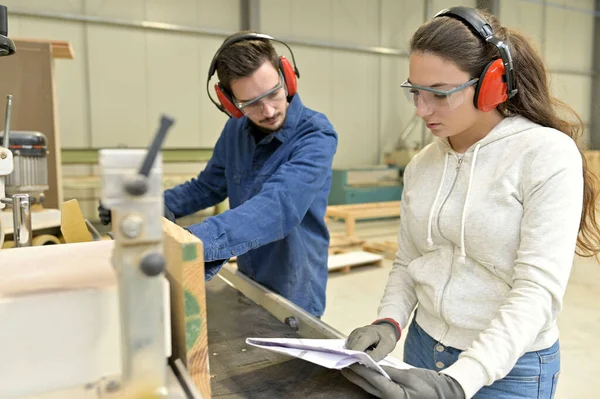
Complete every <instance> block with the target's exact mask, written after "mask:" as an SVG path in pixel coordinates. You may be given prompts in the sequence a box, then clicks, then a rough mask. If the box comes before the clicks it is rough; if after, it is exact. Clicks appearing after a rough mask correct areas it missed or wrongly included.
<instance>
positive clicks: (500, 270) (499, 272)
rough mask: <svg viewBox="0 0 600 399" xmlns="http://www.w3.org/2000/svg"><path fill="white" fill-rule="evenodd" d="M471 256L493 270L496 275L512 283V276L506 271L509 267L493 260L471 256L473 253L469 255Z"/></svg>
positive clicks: (507, 282) (509, 283)
mask: <svg viewBox="0 0 600 399" xmlns="http://www.w3.org/2000/svg"><path fill="white" fill-rule="evenodd" d="M469 257H470V258H471V259H473V260H474V261H475V262H477V263H479V264H480V265H481V266H483V267H485V268H486V269H488V270H489V271H490V272H492V273H493V274H494V275H495V276H497V277H498V278H500V279H501V280H502V281H504V282H505V283H506V284H508V285H511V282H512V279H511V278H510V275H509V274H508V273H507V272H506V269H508V268H507V267H502V266H499V265H496V264H494V263H492V262H487V261H485V260H482V259H478V258H475V257H474V256H471V255H469Z"/></svg>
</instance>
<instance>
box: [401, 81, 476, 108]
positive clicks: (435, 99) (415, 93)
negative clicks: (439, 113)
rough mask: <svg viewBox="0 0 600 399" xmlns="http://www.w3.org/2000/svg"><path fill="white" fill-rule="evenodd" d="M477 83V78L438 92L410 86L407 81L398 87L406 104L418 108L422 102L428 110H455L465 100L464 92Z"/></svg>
mask: <svg viewBox="0 0 600 399" xmlns="http://www.w3.org/2000/svg"><path fill="white" fill-rule="evenodd" d="M478 81H479V78H475V79H471V80H469V81H468V82H467V83H465V84H462V85H460V86H457V87H455V88H453V89H450V90H439V89H435V88H433V87H428V86H417V85H413V84H411V83H410V82H409V81H408V80H407V81H406V82H404V83H402V84H401V85H400V87H402V91H403V92H404V95H405V96H406V98H407V99H408V102H409V103H411V104H412V105H414V106H415V107H419V103H420V102H423V103H424V104H425V105H426V106H427V107H428V108H430V109H431V108H438V109H439V108H442V107H448V108H450V109H455V108H457V107H458V106H459V105H461V104H462V103H463V102H464V100H465V92H464V90H465V89H466V88H467V87H471V86H473V85H474V84H475V83H477V82H478Z"/></svg>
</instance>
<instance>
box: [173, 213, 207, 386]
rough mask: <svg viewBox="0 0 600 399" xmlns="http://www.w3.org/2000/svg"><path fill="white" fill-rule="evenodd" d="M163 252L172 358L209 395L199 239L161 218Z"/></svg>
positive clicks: (202, 260) (201, 254) (200, 242)
mask: <svg viewBox="0 0 600 399" xmlns="http://www.w3.org/2000/svg"><path fill="white" fill-rule="evenodd" d="M163 232H164V253H165V256H166V258H167V273H166V275H167V278H168V280H169V283H170V286H171V327H172V328H171V331H172V337H173V360H175V359H181V360H182V361H183V362H184V364H185V365H186V367H187V369H188V372H189V374H190V376H191V377H192V380H193V381H194V383H195V384H196V387H197V388H198V390H199V391H200V393H201V394H202V396H203V397H205V398H209V397H210V376H209V370H208V330H207V328H206V294H205V289H204V247H203V245H202V241H200V240H199V239H198V238H197V237H196V236H194V235H193V234H190V233H189V232H188V231H186V230H184V229H182V228H181V227H179V226H178V225H176V224H174V223H171V222H170V221H168V220H167V219H163Z"/></svg>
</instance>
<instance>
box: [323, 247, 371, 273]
mask: <svg viewBox="0 0 600 399" xmlns="http://www.w3.org/2000/svg"><path fill="white" fill-rule="evenodd" d="M382 260H383V256H381V255H377V254H372V253H370V252H365V251H352V252H346V253H342V254H336V255H330V256H329V259H328V260H327V268H328V269H329V271H332V270H339V269H341V270H342V271H343V272H344V273H348V272H349V271H350V269H351V268H352V267H355V266H363V265H377V266H381V261H382Z"/></svg>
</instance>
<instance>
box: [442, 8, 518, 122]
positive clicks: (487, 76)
mask: <svg viewBox="0 0 600 399" xmlns="http://www.w3.org/2000/svg"><path fill="white" fill-rule="evenodd" d="M444 16H445V17H450V18H454V19H457V20H459V21H461V22H462V23H463V24H465V25H467V26H468V27H469V28H471V30H472V31H474V32H475V33H476V34H477V35H478V36H480V37H481V38H482V39H483V40H484V41H485V42H489V43H492V44H493V45H494V46H496V48H497V49H498V51H499V52H500V57H501V58H499V59H496V60H494V61H492V62H490V63H489V64H488V65H487V66H486V67H485V68H484V69H483V72H482V73H481V76H480V77H479V82H477V86H476V87H475V96H474V97H473V103H474V105H475V107H476V108H477V109H480V110H482V111H484V112H489V111H492V110H494V109H496V107H497V106H498V105H500V104H502V103H503V102H505V101H507V100H508V99H510V98H512V97H513V96H514V95H515V94H517V89H516V87H515V77H514V71H513V62H512V57H511V54H510V50H509V48H508V45H507V44H506V43H504V42H503V41H502V40H501V39H500V38H498V37H496V36H494V31H493V30H492V27H491V26H490V24H488V22H487V21H486V20H485V19H484V18H483V17H482V16H481V15H479V13H478V12H477V10H476V9H474V8H470V7H451V8H447V9H445V10H442V11H440V12H439V13H437V14H436V15H435V17H444Z"/></svg>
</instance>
